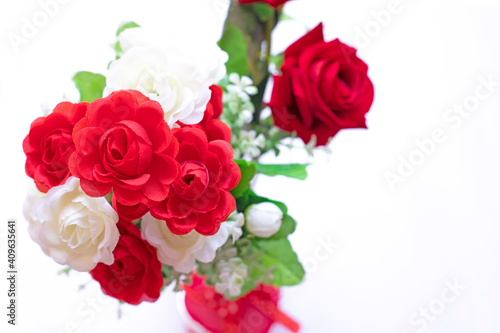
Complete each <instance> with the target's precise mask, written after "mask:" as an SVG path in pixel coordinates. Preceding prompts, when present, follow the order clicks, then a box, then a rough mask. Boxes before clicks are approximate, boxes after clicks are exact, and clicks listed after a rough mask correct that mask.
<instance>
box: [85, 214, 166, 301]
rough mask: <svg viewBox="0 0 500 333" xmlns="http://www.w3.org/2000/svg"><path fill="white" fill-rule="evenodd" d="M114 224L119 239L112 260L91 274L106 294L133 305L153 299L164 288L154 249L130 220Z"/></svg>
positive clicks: (155, 298)
mask: <svg viewBox="0 0 500 333" xmlns="http://www.w3.org/2000/svg"><path fill="white" fill-rule="evenodd" d="M117 226H118V230H119V231H120V239H119V240H118V244H117V245H116V248H115V249H114V251H113V255H114V256H115V262H114V263H113V264H112V265H106V264H103V263H99V264H97V266H96V267H95V268H94V269H93V270H91V271H90V275H92V277H93V278H94V279H95V280H96V281H97V282H99V284H100V285H101V289H102V291H103V292H104V293H105V294H106V295H108V296H111V297H114V298H116V299H118V300H120V301H124V302H127V303H129V304H133V305H137V304H139V303H141V302H155V301H156V300H157V299H158V298H159V297H160V291H161V288H162V287H163V275H162V273H161V263H160V261H159V260H158V257H157V254H156V249H155V248H154V247H153V246H151V245H149V243H147V242H145V241H144V240H143V239H142V238H141V233H140V231H139V229H138V228H137V227H136V226H135V225H134V224H133V223H130V222H125V221H122V220H120V221H119V222H118V224H117Z"/></svg>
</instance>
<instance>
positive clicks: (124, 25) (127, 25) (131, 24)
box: [116, 21, 140, 37]
mask: <svg viewBox="0 0 500 333" xmlns="http://www.w3.org/2000/svg"><path fill="white" fill-rule="evenodd" d="M139 27H140V25H138V24H137V23H135V22H132V21H130V22H125V23H122V24H121V25H120V27H119V28H118V30H116V37H118V36H120V34H121V33H122V32H124V31H125V30H127V29H131V28H139Z"/></svg>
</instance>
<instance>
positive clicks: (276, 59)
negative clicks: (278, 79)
mask: <svg viewBox="0 0 500 333" xmlns="http://www.w3.org/2000/svg"><path fill="white" fill-rule="evenodd" d="M284 60H285V56H284V54H283V53H280V54H277V55H272V56H270V57H269V63H271V64H274V66H276V69H277V70H279V69H280V68H281V66H282V65H283V61H284Z"/></svg>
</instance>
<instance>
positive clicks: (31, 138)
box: [23, 102, 88, 193]
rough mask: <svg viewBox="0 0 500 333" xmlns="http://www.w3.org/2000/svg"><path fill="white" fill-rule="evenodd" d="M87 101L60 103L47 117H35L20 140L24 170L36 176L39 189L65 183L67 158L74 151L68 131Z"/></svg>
mask: <svg viewBox="0 0 500 333" xmlns="http://www.w3.org/2000/svg"><path fill="white" fill-rule="evenodd" d="M87 107H88V103H85V102H84V103H78V104H73V103H69V102H62V103H59V104H58V105H57V106H56V107H55V109H54V111H53V112H52V113H51V114H49V115H48V116H47V117H40V118H37V119H35V121H34V122H33V123H32V124H31V128H30V131H29V134H28V135H27V136H26V138H25V139H24V141H23V150H24V153H25V154H26V158H27V159H26V174H27V175H28V176H29V177H31V178H33V179H34V180H35V184H36V187H37V188H38V190H39V191H41V192H44V193H46V192H47V191H48V190H49V189H51V188H52V187H54V186H58V185H61V184H64V183H65V182H66V180H67V179H68V178H69V176H71V173H70V171H69V168H68V161H69V158H70V156H71V154H72V153H73V152H74V151H75V144H74V142H73V137H72V136H71V133H72V132H73V127H74V126H75V124H76V123H77V122H78V121H79V120H80V119H82V118H83V117H84V116H85V112H86V111H87Z"/></svg>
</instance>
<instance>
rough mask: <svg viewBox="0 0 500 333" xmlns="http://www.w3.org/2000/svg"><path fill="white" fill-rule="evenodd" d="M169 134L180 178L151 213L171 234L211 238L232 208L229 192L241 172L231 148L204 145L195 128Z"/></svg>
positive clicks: (213, 143)
mask: <svg viewBox="0 0 500 333" xmlns="http://www.w3.org/2000/svg"><path fill="white" fill-rule="evenodd" d="M172 133H173V134H174V136H175V137H176V138H177V140H178V141H179V154H178V155H177V161H178V162H179V163H180V166H181V175H180V177H179V179H178V180H177V181H176V182H175V183H174V184H172V188H173V191H172V192H171V195H170V196H169V197H168V198H167V199H166V200H164V201H163V202H161V203H160V204H159V205H157V206H155V207H152V208H151V214H152V215H153V216H154V217H156V218H157V219H160V220H165V221H166V223H167V226H168V228H169V229H170V231H172V232H173V233H174V234H177V235H183V234H187V233H189V232H190V231H192V230H196V231H197V232H199V233H200V234H202V235H207V236H208V235H213V234H215V233H216V232H217V231H218V230H219V227H220V224H221V223H222V222H224V221H226V220H227V218H228V217H229V214H231V213H232V212H233V211H234V210H235V209H236V203H235V200H234V197H233V196H232V195H231V194H230V193H229V191H230V190H232V189H233V188H234V187H236V185H237V184H238V182H239V180H240V177H241V173H240V169H239V167H238V165H237V164H236V163H234V162H233V148H232V147H231V145H230V144H229V143H227V142H226V141H222V140H215V141H211V142H208V140H207V136H206V135H205V133H204V132H203V131H201V130H200V129H197V128H177V129H174V130H173V131H172Z"/></svg>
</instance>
